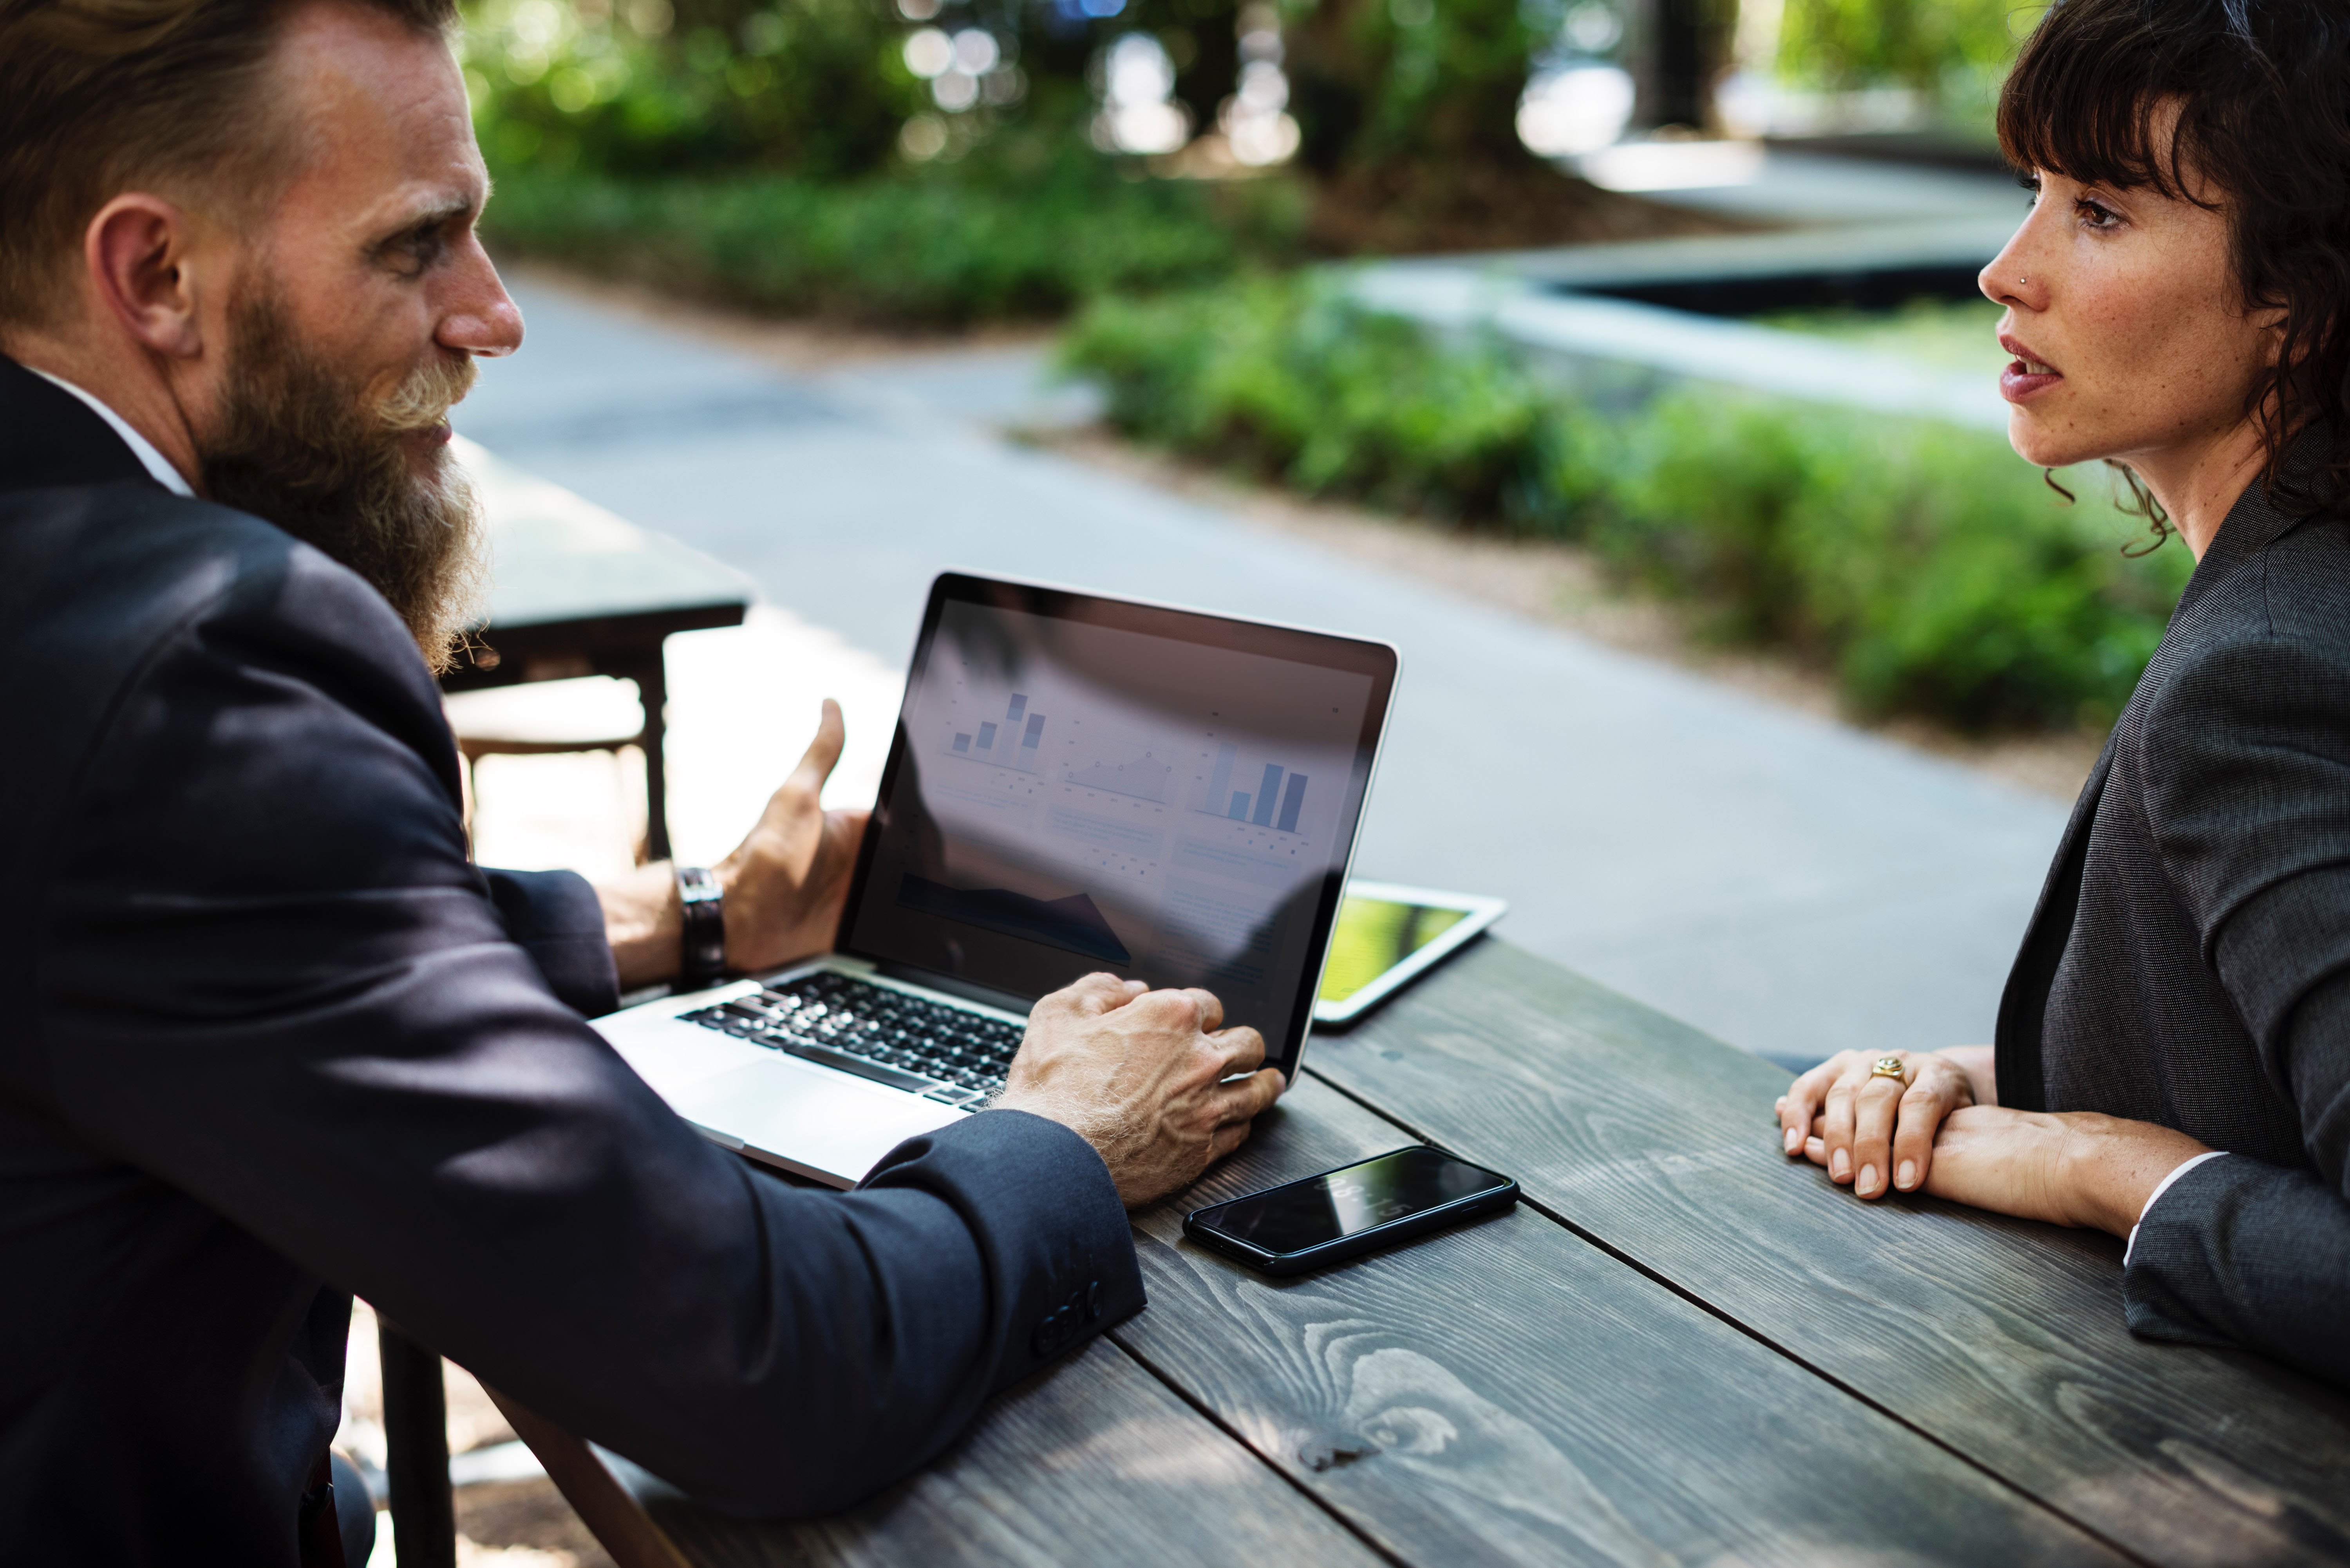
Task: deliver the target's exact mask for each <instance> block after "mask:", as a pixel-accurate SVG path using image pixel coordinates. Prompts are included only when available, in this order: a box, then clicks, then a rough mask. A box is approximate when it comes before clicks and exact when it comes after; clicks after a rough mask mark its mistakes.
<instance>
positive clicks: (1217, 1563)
mask: <svg viewBox="0 0 2350 1568" xmlns="http://www.w3.org/2000/svg"><path fill="white" fill-rule="evenodd" d="M616 1468H618V1469H620V1471H621V1473H622V1474H623V1475H624V1477H626V1478H627V1479H629V1480H630V1481H631V1482H632V1483H633V1490H635V1491H636V1492H637V1494H638V1499H639V1502H641V1503H642V1504H643V1505H644V1506H645V1508H646V1510H647V1511H648V1512H649V1513H650V1515H651V1517H652V1518H653V1520H654V1521H657V1522H658V1523H659V1524H660V1528H661V1530H662V1531H663V1532H665V1533H666V1534H667V1535H668V1537H669V1539H670V1540H671V1542H674V1543H675V1545H676V1546H677V1548H678V1549H679V1550H680V1551H681V1552H683V1553H684V1554H685V1556H686V1558H687V1560H688V1561H690V1562H692V1563H702V1564H712V1565H723V1568H781V1565H784V1564H789V1565H791V1568H817V1565H820V1564H858V1565H873V1568H880V1565H883V1564H888V1565H892V1568H913V1565H920V1568H951V1565H952V1564H957V1563H973V1564H978V1563H986V1564H991V1565H1009V1568H1062V1565H1065V1564H1070V1563H1149V1564H1151V1565H1152V1568H1159V1565H1162V1564H1166V1565H1174V1564H1183V1563H1197V1564H1201V1568H1231V1565H1232V1564H1235V1563H1246V1564H1264V1565H1271V1568H1303V1565H1305V1564H1313V1565H1315V1568H1320V1565H1322V1564H1329V1565H1331V1568H1378V1564H1379V1563H1380V1559H1379V1558H1378V1555H1377V1554H1376V1553H1375V1552H1372V1551H1371V1550H1370V1549H1369V1548H1367V1547H1366V1546H1365V1545H1364V1544H1363V1543H1362V1542H1360V1541H1358V1540H1357V1539H1356V1538H1355V1537H1354V1536H1352V1535H1350V1534H1348V1533H1347V1532H1346V1531H1345V1530H1344V1529H1343V1528H1341V1527H1340V1526H1339V1525H1338V1524H1337V1523H1336V1522H1335V1521H1333V1520H1332V1519H1331V1517H1330V1516H1329V1515H1328V1514H1327V1513H1326V1512H1324V1511H1322V1510H1321V1509H1318V1508H1316V1507H1315V1505H1314V1504H1313V1503H1312V1502H1309V1501H1306V1499H1305V1498H1304V1497H1302V1496H1300V1495H1299V1494H1298V1493H1297V1491H1296V1490H1295V1489H1294V1488H1292V1487H1290V1486H1289V1485H1288V1484H1287V1483H1285V1482H1284V1481H1283V1480H1281V1478H1280V1477H1279V1476H1276V1475H1274V1473H1273V1472H1272V1471H1271V1470H1269V1469H1266V1468H1265V1467H1264V1465H1263V1463H1262V1462H1261V1461H1260V1460H1259V1459H1257V1458H1256V1457H1255V1456H1254V1455H1253V1454H1251V1453H1250V1452H1249V1451H1248V1449H1246V1448H1244V1447H1243V1446H1242V1445H1241V1444H1239V1443H1236V1442H1234V1441H1233V1440H1232V1438H1231V1437H1230V1436H1228V1435H1227V1434H1225V1433H1223V1432H1222V1431H1220V1430H1218V1429H1217V1428H1216V1427H1215V1426H1214V1424H1213V1423H1211V1422H1210V1421H1209V1420H1208V1419H1206V1418H1205V1417H1202V1416H1201V1415H1200V1413H1199V1412H1198V1411H1196V1410H1194V1409H1192V1408H1191V1407H1189V1406H1187V1405H1185V1404H1184V1403H1183V1402H1182V1401H1181V1400H1180V1399H1178V1398H1177V1397H1175V1396H1174V1395H1172V1394H1170V1393H1169V1392H1168V1391H1167V1389H1166V1388H1165V1387H1164V1386H1162V1385H1161V1384H1159V1382H1158V1380H1156V1379H1155V1378H1153V1377H1152V1376H1150V1375H1149V1373H1147V1372H1145V1371H1144V1370H1143V1369H1142V1368H1141V1367H1139V1366H1136V1365H1135V1363H1134V1362H1133V1361H1132V1360H1131V1359H1130V1358H1128V1356H1127V1355H1125V1354H1124V1353H1123V1352H1121V1351H1119V1350H1118V1349H1117V1348H1116V1347H1114V1346H1112V1345H1108V1344H1107V1343H1104V1342H1101V1341H1097V1342H1095V1343H1094V1344H1093V1345H1089V1346H1088V1347H1087V1349H1086V1350H1085V1351H1084V1352H1083V1353H1081V1354H1080V1355H1076V1356H1075V1357H1073V1358H1072V1359H1071V1360H1069V1361H1067V1362H1065V1363H1063V1364H1062V1365H1061V1366H1058V1367H1056V1368H1054V1369H1053V1370H1051V1371H1048V1372H1045V1373H1043V1374H1040V1375H1039V1376H1035V1377H1033V1378H1030V1379H1029V1380H1028V1381H1027V1382H1025V1383H1023V1384H1021V1385H1020V1386H1017V1387H1015V1388H1013V1389H1010V1390H1007V1391H1006V1392H1005V1393H1004V1394H1003V1396H1002V1397H1000V1398H998V1399H997V1400H996V1401H995V1402H994V1403H993V1405H992V1406H990V1407H989V1408H988V1409H987V1411H986V1412H985V1413H983V1415H982V1416H981V1417H980V1419H979V1421H978V1423H977V1424H976V1425H975V1426H974V1427H973V1428H972V1431H971V1432H970V1434H969V1435H967V1436H966V1437H965V1438H963V1440H962V1442H961V1443H959V1444H957V1445H956V1446H955V1447H954V1448H953V1449H949V1450H948V1452H947V1453H946V1454H945V1455H944V1456H942V1457H941V1458H940V1459H938V1460H936V1461H935V1462H933V1463H932V1464H931V1465H930V1466H928V1467H927V1468H925V1469H923V1470H922V1471H921V1472H920V1474H918V1475H916V1476H913V1477H911V1478H910V1479H909V1480H905V1481H902V1482H900V1483H899V1484H898V1485H897V1486H895V1487H892V1488H890V1489H889V1490H888V1491H885V1492H883V1493H882V1494H880V1495H879V1496H878V1497H876V1498H874V1499H872V1500H871V1501H868V1502H867V1503H865V1504H864V1505H863V1506H861V1507H858V1508H856V1509H852V1510H850V1511H848V1512H846V1513H842V1514H837V1515H835V1516H833V1517H831V1518H829V1519H823V1520H816V1521H810V1522H806V1523H799V1524H751V1523H745V1522H743V1521H735V1520H729V1519H726V1518H723V1517H722V1516H721V1515H718V1514H716V1513H713V1512H712V1511H709V1510H707V1509H703V1508H700V1507H698V1506H696V1505H694V1504H692V1503H691V1502H689V1501H686V1500H685V1499H684V1498H682V1497H681V1496H680V1495H679V1494H678V1493H676V1492H675V1491H672V1490H669V1489H667V1488H664V1487H661V1486H660V1484H659V1483H657V1482H651V1481H650V1479H649V1478H646V1477H645V1476H644V1472H642V1471H641V1470H633V1469H631V1468H629V1467H626V1466H625V1465H622V1466H619V1467H616Z"/></svg>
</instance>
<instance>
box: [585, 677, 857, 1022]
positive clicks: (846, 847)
mask: <svg viewBox="0 0 2350 1568" xmlns="http://www.w3.org/2000/svg"><path fill="white" fill-rule="evenodd" d="M845 735H846V731H845V730H844V728H843V727H842V724H841V722H840V704H838V703H837V702H835V701H833V700H832V699H831V698H829V697H827V698H826V699H825V700H824V718H823V719H822V720H821V721H820V722H818V723H817V725H816V739H815V740H814V741H812V742H809V743H808V749H807V754H806V755H805V756H803V757H801V758H800V765H799V766H797V767H795V768H794V769H793V770H792V776H791V777H789V778H787V779H785V781H784V785H783V787H782V788H781V789H779V790H777V791H776V792H775V794H773V795H772V796H770V797H769V799H768V801H767V808H766V809H765V810H764V811H763V812H761V813H760V814H759V821H758V825H757V826H754V827H753V828H752V829H751V834H750V836H749V837H747V838H745V839H743V843H742V845H741V846H740V847H739V848H737V849H736V850H735V851H734V853H733V854H732V855H729V856H728V857H726V858H725V859H723V860H722V861H720V862H719V863H718V864H717V865H715V866H713V867H711V868H710V869H711V872H712V875H714V876H715V877H717V878H718V885H719V887H720V888H721V889H723V891H724V893H725V895H726V966H727V968H729V969H731V970H733V971H735V972H736V973H738V974H743V973H754V972H756V971H760V970H768V969H775V968H778V967H780V966H782V965H784V964H785V963H788V962H790V961H792V960H794V959H796V958H806V957H807V956H808V955H809V954H811V953H820V952H823V951H825V950H827V949H829V948H830V947H831V946H832V938H833V933H834V931H835V930H837V929H838V928H839V925H840V909H841V906H842V905H843V904H844V903H846V902H847V898H848V877H849V873H850V872H851V871H853V870H855V869H856V867H857V844H858V840H859V839H860V838H862V837H863V836H864V835H865V819H866V817H867V816H868V815H869V814H868V813H867V812H864V811H827V810H825V809H824V807H823V805H821V804H820V800H819V797H820V796H822V794H824V781H825V780H826V779H827V778H829V777H831V776H832V767H833V764H834V763H837V762H838V761H840V747H841V742H842V740H843V739H844V738H845ZM596 897H597V898H598V900H599V901H601V903H602V904H603V906H604V934H605V936H606V938H607V939H608V940H609V941H610V942H611V944H612V962H613V965H614V967H615V968H616V969H617V970H618V971H619V980H620V989H621V990H622V991H633V990H635V989H636V988H637V987H639V986H640V985H650V984H652V983H654V982H655V981H664V980H673V979H675V978H676V976H677V971H678V968H679V961H680V959H681V956H682V950H683V943H684V932H685V916H684V913H683V911H682V910H681V909H680V908H679V906H678V896H677V876H676V872H675V870H674V868H673V867H671V866H670V865H669V863H668V862H666V861H663V862H660V863H659V864H656V865H652V866H639V867H637V868H636V869H635V870H633V871H629V872H624V873H623V874H621V875H620V876H619V877H608V878H607V879H605V880H603V881H600V882H598V883H597V884H596Z"/></svg>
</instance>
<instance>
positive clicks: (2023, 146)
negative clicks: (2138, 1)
mask: <svg viewBox="0 0 2350 1568" xmlns="http://www.w3.org/2000/svg"><path fill="white" fill-rule="evenodd" d="M2104 31H2105V29H2103V28H2092V27H2050V26H2045V25H2043V26H2042V27H2041V29H2040V30H2039V31H2038V32H2037V33H2036V34H2035V35H2034V36H2033V38H2032V41H2031V42H2030V43H2028V44H2026V45H2025V46H2024V49H2023V56H2022V58H2021V59H2019V60H2017V61H2016V64H2015V69H2014V70H2013V71H2012V73H2010V75H2009V76H2008V78H2007V85H2006V86H2005V88H2002V91H2001V93H2000V98H1999V145H2000V150H2001V151H2002V152H2004V153H2005V154H2006V155H2007V161H2009V162H2010V163H2012V164H2013V165H2014V166H2015V167H2016V168H2018V169H2021V170H2025V171H2031V170H2044V171H2048V172H2049V173H2052V174H2062V175H2064V177H2065V178H2066V179H2068V180H2077V181H2079V182H2082V183H2083V184H2096V185H2110V186H2113V187H2114V188H2116V189H2117V190H2130V189H2137V188H2145V187H2152V188H2153V189H2154V190H2156V191H2158V192H2160V193H2162V194H2163V195H2166V196H2177V195H2180V194H2182V193H2183V182H2182V180H2181V179H2180V170H2179V169H2178V168H2177V167H2174V166H2173V161H2174V160H2175V159H2177V158H2178V154H2179V153H2180V152H2181V151H2183V148H2181V147H2179V146H2178V145H2175V144H2174V145H2172V146H2169V147H2167V148H2164V149H2163V151H2161V152H2158V151H2157V148H2158V146H2159V145H2160V140H2159V139H2158V133H2157V127H2156V123H2155V121H2156V119H2157V117H2158V114H2159V112H2160V109H2161V105H2162V102H2163V100H2164V99H2166V98H2168V97H2170V96H2172V94H2173V92H2175V90H2176V89H2175V88H2171V87H2170V86H2169V84H2168V82H2166V81H2165V80H2164V79H2163V78H2166V77H2167V76H2168V74H2169V73H2168V71H2166V70H2165V69H2163V68H2162V65H2161V63H2160V62H2158V61H2157V60H2155V59H2154V58H2153V57H2151V56H2150V54H2149V52H2148V51H2147V50H2146V49H2145V47H2143V41H2142V38H2131V39H2125V38H2119V37H2107V36H2102V35H2103V33H2104ZM2132 43H2137V44H2139V46H2140V47H2137V48H2132V47H2129V46H2130V44H2132Z"/></svg>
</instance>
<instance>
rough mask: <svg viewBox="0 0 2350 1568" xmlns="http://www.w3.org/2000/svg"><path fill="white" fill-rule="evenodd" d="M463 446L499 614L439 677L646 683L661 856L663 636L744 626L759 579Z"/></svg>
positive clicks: (455, 686)
mask: <svg viewBox="0 0 2350 1568" xmlns="http://www.w3.org/2000/svg"><path fill="white" fill-rule="evenodd" d="M457 454H458V459H459V461H460V462H462V463H463V465H464V467H465V469H466V472H468V473H469V474H470V475H471V476H472V478H473V486H474V490H475V493H477V494H478V495H479V496H480V497H481V500H482V509H483V513H484V518H485V521H486V522H487V524H488V525H489V531H490V545H491V570H492V577H491V591H490V613H489V616H488V618H487V619H486V621H485V622H484V625H483V626H482V627H481V628H479V629H478V631H477V633H476V635H477V638H478V646H477V647H476V648H475V649H473V650H472V652H471V653H470V655H469V656H467V657H466V658H465V659H463V660H462V661H461V662H460V664H459V665H458V667H457V668H456V669H454V670H451V671H450V672H449V673H448V674H446V675H444V676H442V678H441V686H442V690H443V691H452V692H454V691H479V690H481V689H482V688H484V687H489V686H514V685H519V684H521V683H522V682H525V681H531V680H563V679H567V678H569V677H574V676H580V675H611V676H617V677H619V679H621V680H632V681H634V682H636V686H637V695H638V699H639V701H641V702H642V703H643V704H644V711H645V728H644V733H643V735H642V736H641V737H639V742H640V744H641V745H642V747H643V750H644V754H645V839H646V846H647V849H648V851H649V853H650V857H651V858H652V859H655V860H666V859H668V858H669V853H670V844H669V805H668V800H669V784H668V777H667V763H666V759H665V756H664V741H665V738H666V734H667V723H666V720H665V718H664V714H663V710H664V709H665V708H666V707H667V705H668V696H669V682H668V678H667V674H666V670H665V667H664V665H663V662H662V658H661V645H662V644H663V643H664V642H665V641H667V640H668V639H669V638H670V636H671V634H672V633H675V632H681V631H701V630H704V629H706V628H711V627H721V626H740V625H741V624H742V623H743V614H744V612H745V611H746V610H747V609H748V608H749V607H750V605H751V602H752V600H753V598H754V596H755V592H756V590H755V588H754V586H753V584H752V582H751V579H750V578H749V577H747V576H744V575H743V573H741V572H738V571H736V570H734V569H733V567H732V566H723V565H721V564H720V563H719V562H717V561H714V560H712V559H711V558H710V557H709V556H705V555H703V554H702V552H700V551H699V550H696V549H693V548H692V547H691V546H690V545H682V544H680V543H679V542H678V541H677V540H675V539H671V538H669V537H667V536H666V535H660V534H655V533H652V532H650V531H649V530H647V529H643V528H639V527H638V526H637V525H636V524H633V523H629V522H627V521H625V520H623V519H621V518H619V517H617V516H614V515H613V514H611V513H609V512H607V511H605V510H604V509H603V508H602V507H600V506H596V505H593V504H590V503H588V502H586V501H583V500H581V499H580V498H579V497H578V496H577V495H574V494H573V493H571V492H569V491H567V490H566V489H564V488H562V487H561V486H560V485H557V484H553V483H548V482H547V481H546V480H543V479H539V478H537V477H536V476H535V475H533V474H530V473H528V472H525V471H523V470H521V469H518V468H516V467H515V466H514V465H513V464H511V463H508V462H503V461H501V460H500V459H498V458H496V457H494V456H492V455H491V454H490V453H489V452H485V451H484V450H483V449H482V448H481V447H478V446H476V445H474V444H473V442H471V441H465V440H463V438H462V437H461V438H459V439H458V441H457Z"/></svg>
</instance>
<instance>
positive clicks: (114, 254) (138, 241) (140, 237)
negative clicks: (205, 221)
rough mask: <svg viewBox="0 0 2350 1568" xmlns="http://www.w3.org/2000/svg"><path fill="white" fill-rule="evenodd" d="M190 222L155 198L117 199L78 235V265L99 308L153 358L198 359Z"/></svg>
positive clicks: (199, 335) (200, 340)
mask: <svg viewBox="0 0 2350 1568" xmlns="http://www.w3.org/2000/svg"><path fill="white" fill-rule="evenodd" d="M193 238H194V235H193V234H192V232H191V229H190V225H189V220H188V215H187V214H186V213H183V212H182V211H181V210H180V209H179V208H178V207H177V206H175V205H174V204H172V202H166V201H165V200H163V199H162V198H161V196H150V195H146V194H143V193H140V192H132V193H130V194H127V195H121V196H117V197H115V198H114V200H112V201H111V202H108V203H107V204H106V205H105V206H103V207H100V208H99V210H98V215H97V216H96V217H94V218H92V219H91V220H90V221H89V227H88V229H87V230H85V231H83V234H82V259H83V261H84V263H85V265H87V266H88V272H89V281H90V286H91V287H93V288H94V289H95V290H96V291H97V293H98V303H99V308H101V309H102V310H105V311H107V312H108V313H109V314H110V315H112V316H113V317H114V318H115V319H116V320H118V321H120V323H121V324H122V325H123V327H126V328H127V329H128V330H129V331H130V335H131V336H132V337H135V338H137V339H138V340H139V341H140V343H142V344H144V345H145V346H146V347H147V348H151V349H152V350H153V351H154V352H156V353H158V354H163V355H168V356H170V357H171V358H175V359H192V358H195V357H196V356H197V355H199V354H201V353H203V327H202V326H201V324H200V323H199V321H198V319H197V315H196V289H195V281H194V279H193V278H192V276H191V275H190V269H189V265H188V263H189V251H190V248H191V244H192V240H193Z"/></svg>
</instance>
